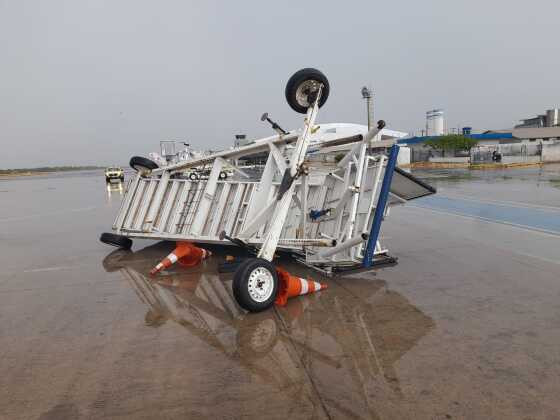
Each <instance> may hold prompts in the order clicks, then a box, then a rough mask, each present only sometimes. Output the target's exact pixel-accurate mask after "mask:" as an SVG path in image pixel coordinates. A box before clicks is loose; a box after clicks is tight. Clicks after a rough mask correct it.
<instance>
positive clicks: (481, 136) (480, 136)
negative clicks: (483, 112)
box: [397, 133, 513, 144]
mask: <svg viewBox="0 0 560 420" xmlns="http://www.w3.org/2000/svg"><path fill="white" fill-rule="evenodd" d="M467 137H470V138H471V139H475V140H500V139H512V138H513V135H512V134H511V133H488V134H471V135H470V136H467ZM434 138H437V136H421V137H410V138H408V139H400V140H399V141H398V142H397V143H398V144H418V143H423V142H425V141H426V140H429V139H434Z"/></svg>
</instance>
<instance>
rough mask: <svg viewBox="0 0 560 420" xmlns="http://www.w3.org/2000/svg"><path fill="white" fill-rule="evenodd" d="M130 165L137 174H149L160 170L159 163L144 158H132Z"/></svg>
mask: <svg viewBox="0 0 560 420" xmlns="http://www.w3.org/2000/svg"><path fill="white" fill-rule="evenodd" d="M129 165H130V167H131V168H132V169H134V170H135V171H136V172H140V171H142V172H149V171H151V170H153V169H157V168H158V165H157V163H155V162H154V161H153V160H150V159H147V158H145V157H142V156H132V157H131V158H130V163H129Z"/></svg>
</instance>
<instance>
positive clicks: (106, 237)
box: [99, 232, 132, 249]
mask: <svg viewBox="0 0 560 420" xmlns="http://www.w3.org/2000/svg"><path fill="white" fill-rule="evenodd" d="M99 240H100V241H101V242H103V243H104V244H107V245H111V246H116V247H117V248H122V249H130V248H131V247H132V239H129V238H127V237H126V236H122V235H117V234H115V233H107V232H104V233H102V234H101V236H100V237H99Z"/></svg>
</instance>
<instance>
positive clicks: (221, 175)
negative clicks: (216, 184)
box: [218, 171, 228, 180]
mask: <svg viewBox="0 0 560 420" xmlns="http://www.w3.org/2000/svg"><path fill="white" fill-rule="evenodd" d="M227 177H228V174H227V172H226V171H221V172H220V174H219V175H218V178H220V179H222V180H224V179H227Z"/></svg>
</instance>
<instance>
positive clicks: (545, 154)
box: [399, 109, 560, 163]
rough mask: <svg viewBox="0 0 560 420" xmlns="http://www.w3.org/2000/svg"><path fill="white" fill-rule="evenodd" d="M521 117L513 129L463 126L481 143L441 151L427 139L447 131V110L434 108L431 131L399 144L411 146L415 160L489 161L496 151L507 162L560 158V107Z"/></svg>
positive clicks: (466, 133)
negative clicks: (476, 130)
mask: <svg viewBox="0 0 560 420" xmlns="http://www.w3.org/2000/svg"><path fill="white" fill-rule="evenodd" d="M521 121H522V122H521V124H518V125H516V126H515V127H514V128H512V129H508V130H488V131H484V132H483V133H480V134H472V128H471V127H463V129H462V130H461V131H462V134H463V135H464V136H466V137H470V138H472V139H475V140H477V146H476V147H475V148H473V150H471V151H466V150H455V151H452V150H448V151H441V150H435V149H433V148H431V147H429V146H428V145H427V144H426V141H427V140H431V139H434V138H437V136H439V135H442V134H444V133H445V129H444V128H445V121H444V114H443V110H433V111H428V112H427V113H426V132H427V133H428V134H429V135H423V136H414V137H409V138H405V139H401V140H400V141H399V144H401V145H403V146H404V145H406V146H408V147H409V148H410V161H411V162H412V163H414V162H436V163H443V162H445V163H468V162H472V161H474V160H476V159H481V160H482V161H486V160H488V159H490V160H491V159H492V154H493V153H494V152H496V153H498V154H500V155H503V156H504V161H505V162H506V163H515V162H526V163H537V162H548V161H554V162H556V161H560V111H559V110H558V109H550V110H548V111H546V112H545V113H544V114H542V115H538V116H536V117H532V118H527V119H523V120H521ZM481 156H482V157H481Z"/></svg>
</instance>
